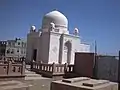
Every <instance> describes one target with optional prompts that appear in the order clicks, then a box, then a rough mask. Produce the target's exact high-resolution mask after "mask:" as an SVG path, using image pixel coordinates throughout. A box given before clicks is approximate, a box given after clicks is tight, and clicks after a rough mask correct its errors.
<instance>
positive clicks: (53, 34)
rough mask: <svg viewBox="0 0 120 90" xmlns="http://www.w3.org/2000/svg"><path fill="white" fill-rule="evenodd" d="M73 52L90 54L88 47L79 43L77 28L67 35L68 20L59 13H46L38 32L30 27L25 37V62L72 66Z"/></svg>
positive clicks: (33, 27)
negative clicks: (32, 61)
mask: <svg viewBox="0 0 120 90" xmlns="http://www.w3.org/2000/svg"><path fill="white" fill-rule="evenodd" d="M75 52H90V45H86V44H82V43H81V40H80V36H79V30H78V29H77V28H75V29H74V30H73V33H72V34H69V30H68V19H67V18H66V17H65V16H64V15H63V14H62V13H61V12H59V11H56V10H55V11H52V12H49V13H47V14H46V15H45V16H44V17H43V20H42V26H41V29H39V30H38V31H37V30H36V27H35V26H31V28H30V32H29V33H28V35H27V54H26V55H27V56H26V60H27V62H30V61H31V60H35V61H42V62H43V63H48V64H50V63H53V62H54V63H60V64H64V63H68V64H74V57H75Z"/></svg>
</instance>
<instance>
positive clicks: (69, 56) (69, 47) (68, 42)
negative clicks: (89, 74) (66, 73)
mask: <svg viewBox="0 0 120 90" xmlns="http://www.w3.org/2000/svg"><path fill="white" fill-rule="evenodd" d="M71 50H72V44H71V42H70V41H67V42H66V43H65V51H66V53H67V63H68V64H70V61H71Z"/></svg>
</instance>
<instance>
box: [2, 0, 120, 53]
mask: <svg viewBox="0 0 120 90" xmlns="http://www.w3.org/2000/svg"><path fill="white" fill-rule="evenodd" d="M54 9H56V10H58V11H60V12H62V13H63V14H64V15H65V16H66V17H67V18H68V21H69V31H70V33H73V30H74V28H78V29H79V33H80V37H81V40H82V42H84V43H87V44H90V45H91V50H92V51H94V46H95V44H94V42H95V41H96V42H97V52H98V53H99V54H108V55H118V51H119V50H120V0H0V40H7V39H14V38H15V37H20V38H25V37H26V35H27V33H28V32H29V29H30V26H31V25H35V26H36V28H37V29H39V28H40V27H41V24H42V23H41V21H42V18H43V16H44V15H45V14H46V13H48V12H50V11H53V10H54Z"/></svg>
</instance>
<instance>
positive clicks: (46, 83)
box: [24, 79, 52, 90]
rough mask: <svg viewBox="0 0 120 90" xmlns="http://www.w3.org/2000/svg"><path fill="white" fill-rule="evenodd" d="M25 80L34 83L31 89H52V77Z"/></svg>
mask: <svg viewBox="0 0 120 90" xmlns="http://www.w3.org/2000/svg"><path fill="white" fill-rule="evenodd" d="M24 82H25V83H27V84H30V85H33V86H31V87H30V88H29V90H50V84H51V82H52V79H40V80H28V81H24Z"/></svg>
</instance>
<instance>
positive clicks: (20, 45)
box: [0, 38, 27, 58]
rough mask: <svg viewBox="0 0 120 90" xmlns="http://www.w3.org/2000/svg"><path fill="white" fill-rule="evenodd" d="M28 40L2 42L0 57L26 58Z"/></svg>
mask: <svg viewBox="0 0 120 90" xmlns="http://www.w3.org/2000/svg"><path fill="white" fill-rule="evenodd" d="M26 42H27V41H26V39H17V38H16V39H15V40H6V41H1V45H0V55H1V56H5V57H16V58H20V57H26V46H27V44H26Z"/></svg>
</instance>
